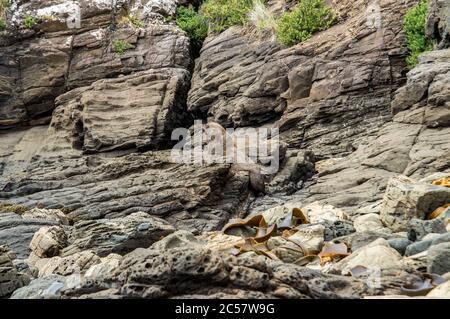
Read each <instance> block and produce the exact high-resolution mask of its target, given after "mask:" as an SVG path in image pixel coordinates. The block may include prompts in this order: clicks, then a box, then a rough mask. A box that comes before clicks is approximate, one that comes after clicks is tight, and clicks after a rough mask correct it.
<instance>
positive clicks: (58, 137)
mask: <svg viewBox="0 0 450 319" xmlns="http://www.w3.org/2000/svg"><path fill="white" fill-rule="evenodd" d="M188 87H189V73H188V71H186V70H184V69H165V68H162V69H158V70H150V71H144V72H139V73H135V74H132V75H129V76H124V77H120V78H118V79H111V80H100V81H97V82H95V83H94V84H92V85H91V86H89V87H83V88H80V89H76V90H72V91H70V92H69V93H67V94H64V95H61V96H59V97H58V99H57V100H56V107H57V109H56V110H55V112H54V114H53V118H52V122H51V124H50V129H49V134H48V137H47V141H46V147H45V148H46V150H47V151H55V150H56V151H60V150H62V149H64V148H65V149H67V150H72V149H78V150H83V151H85V152H89V153H99V152H106V151H113V150H124V149H125V150H126V149H135V150H145V149H155V148H161V147H167V146H169V145H170V140H171V133H172V130H173V129H175V128H177V127H183V126H186V125H187V124H189V122H190V121H189V119H190V116H189V115H188V114H187V113H186V107H185V102H184V101H185V96H186V93H187V89H188Z"/></svg>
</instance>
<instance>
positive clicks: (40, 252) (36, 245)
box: [30, 226, 67, 258]
mask: <svg viewBox="0 0 450 319" xmlns="http://www.w3.org/2000/svg"><path fill="white" fill-rule="evenodd" d="M66 245H67V236H66V233H65V232H64V229H63V228H61V227H59V226H52V227H42V228H41V229H39V230H38V231H37V232H36V233H35V234H34V236H33V239H32V240H31V243H30V249H31V251H32V252H33V253H34V254H35V255H36V256H38V257H41V258H50V257H54V256H57V255H58V254H59V252H60V251H61V249H63V248H64V247H65V246H66Z"/></svg>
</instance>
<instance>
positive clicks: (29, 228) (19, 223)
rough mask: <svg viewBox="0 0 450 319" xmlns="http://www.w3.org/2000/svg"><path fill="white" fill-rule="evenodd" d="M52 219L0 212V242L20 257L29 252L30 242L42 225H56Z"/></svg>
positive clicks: (22, 257) (24, 256) (26, 255)
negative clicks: (24, 216)
mask: <svg viewBox="0 0 450 319" xmlns="http://www.w3.org/2000/svg"><path fill="white" fill-rule="evenodd" d="M58 224H59V223H58V222H56V221H54V220H45V219H41V218H38V219H34V218H23V217H22V216H20V215H17V214H14V213H0V243H2V244H6V245H8V247H10V248H11V249H12V250H13V251H14V252H15V253H16V254H17V257H18V258H20V259H24V258H27V257H28V255H29V253H30V248H29V245H30V242H31V239H32V238H33V236H34V234H35V233H36V232H37V231H38V230H39V229H40V228H41V227H43V226H56V225H58Z"/></svg>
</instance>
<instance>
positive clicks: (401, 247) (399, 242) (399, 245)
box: [388, 238, 412, 256]
mask: <svg viewBox="0 0 450 319" xmlns="http://www.w3.org/2000/svg"><path fill="white" fill-rule="evenodd" d="M388 243H389V246H391V247H392V248H394V249H395V250H396V251H398V252H399V254H400V255H402V256H403V255H405V252H406V249H407V248H408V247H409V246H410V245H411V244H412V242H411V241H410V240H409V239H407V238H393V239H389V240H388ZM408 256H409V255H408Z"/></svg>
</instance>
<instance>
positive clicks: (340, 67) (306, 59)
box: [188, 1, 410, 157]
mask: <svg viewBox="0 0 450 319" xmlns="http://www.w3.org/2000/svg"><path fill="white" fill-rule="evenodd" d="M409 5H410V4H406V5H405V3H398V2H378V1H375V2H374V3H373V4H372V6H373V7H374V8H375V9H377V10H376V12H375V16H373V17H372V15H368V14H367V12H366V10H365V9H364V8H366V9H367V10H369V9H370V8H371V6H366V5H364V4H363V3H362V1H359V2H352V3H349V2H348V1H344V2H339V4H337V8H336V10H337V11H339V10H344V11H345V15H344V14H343V16H342V17H341V19H342V20H343V22H342V23H341V24H339V25H338V26H335V27H332V28H331V29H329V30H327V31H324V32H322V33H320V34H319V35H317V36H315V37H313V38H312V39H311V40H310V41H307V42H306V43H304V44H300V45H297V46H295V47H292V48H288V49H283V48H282V47H280V46H278V45H276V44H275V43H274V42H273V41H257V40H255V39H254V38H252V37H251V36H250V35H248V34H245V32H244V31H243V30H239V29H230V30H228V31H225V32H224V33H222V34H220V35H219V36H217V37H211V38H209V39H207V40H206V43H205V45H204V47H203V49H202V52H201V55H200V58H199V59H198V61H197V63H196V66H195V72H194V76H193V80H192V89H191V91H190V93H189V99H188V106H189V110H191V111H192V112H194V113H195V114H198V115H200V116H203V117H210V118H211V119H213V120H215V121H218V122H219V123H221V124H223V125H225V126H251V125H258V124H261V123H266V122H273V121H275V120H278V119H279V121H278V122H277V123H276V126H277V127H279V128H280V129H281V131H282V136H283V138H284V139H285V140H286V142H287V143H288V145H289V147H291V148H300V147H302V148H308V149H310V150H312V151H314V152H315V153H316V155H318V156H321V157H323V156H330V155H337V154H348V153H349V152H351V151H353V150H354V148H355V147H357V146H358V145H359V144H360V142H361V141H362V140H364V139H365V137H366V136H367V135H369V134H370V133H375V132H377V131H378V129H379V128H380V126H381V125H382V124H384V122H386V121H387V120H388V119H389V118H390V102H391V95H392V94H393V92H394V91H395V90H396V89H397V88H398V87H399V86H400V85H401V84H402V82H403V80H404V73H403V71H404V69H405V65H404V61H403V57H404V56H405V54H406V52H407V51H406V47H405V45H404V40H403V32H402V25H401V24H399V23H398V21H399V20H401V19H402V18H401V17H402V16H403V13H404V12H405V10H406V9H407V8H408V6H409ZM344 123H345V125H344Z"/></svg>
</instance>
